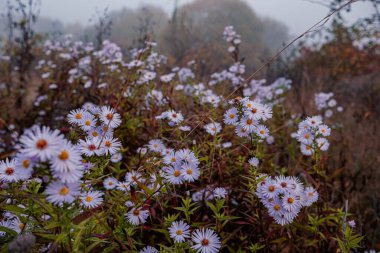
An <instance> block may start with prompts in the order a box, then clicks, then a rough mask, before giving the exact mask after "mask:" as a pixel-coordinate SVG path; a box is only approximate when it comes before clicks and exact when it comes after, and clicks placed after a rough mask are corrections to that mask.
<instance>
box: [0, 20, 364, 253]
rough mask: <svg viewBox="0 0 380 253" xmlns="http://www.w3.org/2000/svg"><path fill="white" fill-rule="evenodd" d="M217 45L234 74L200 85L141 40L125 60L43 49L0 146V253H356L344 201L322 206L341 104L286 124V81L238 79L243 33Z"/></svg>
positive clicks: (112, 54)
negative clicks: (31, 90)
mask: <svg viewBox="0 0 380 253" xmlns="http://www.w3.org/2000/svg"><path fill="white" fill-rule="evenodd" d="M222 32H223V31H221V34H222ZM223 36H224V39H225V40H226V50H228V52H229V53H230V55H231V66H230V67H229V68H227V69H224V70H223V69H221V70H220V72H217V73H214V74H212V75H211V76H209V77H208V76H207V77H204V76H198V74H197V73H198V71H199V68H198V62H197V61H196V60H193V61H190V62H189V63H188V64H187V66H171V65H170V64H169V63H168V62H167V58H166V57H165V56H163V55H160V54H159V53H157V52H156V51H155V46H156V44H155V43H154V42H150V41H147V42H146V44H145V47H144V48H140V49H133V50H131V51H129V52H128V53H125V51H123V50H122V49H121V48H119V47H118V46H117V45H116V44H114V43H112V42H110V41H104V42H103V45H102V48H100V49H99V50H97V49H95V48H94V46H93V45H92V44H91V43H84V42H81V41H73V40H72V38H71V37H70V36H67V37H65V40H64V41H61V42H59V41H46V42H45V44H44V46H43V49H42V52H43V54H42V56H41V58H40V59H39V62H38V64H37V65H36V67H35V68H36V71H37V72H38V73H39V75H40V76H41V80H42V83H43V84H42V86H41V88H40V90H39V91H38V94H39V95H38V97H37V98H36V99H35V101H34V107H33V108H32V109H30V113H29V117H28V120H29V121H30V122H28V123H26V125H25V128H24V129H22V130H21V129H17V128H14V129H13V128H12V127H10V126H8V128H7V130H6V132H5V133H6V134H7V136H8V138H7V139H6V141H4V142H3V144H2V145H3V147H2V148H3V150H4V151H5V152H4V153H5V155H4V159H3V160H2V161H1V162H0V181H1V191H0V196H1V202H0V207H1V210H2V213H1V215H2V219H1V222H0V231H1V232H0V240H1V245H2V247H1V250H2V251H3V252H7V251H10V252H26V251H33V252H37V251H39V252H95V251H101V252H202V253H213V252H258V251H260V252H261V251H262V252H280V251H282V252H296V251H298V252H314V251H318V252H335V251H338V250H339V251H340V252H350V250H352V249H355V248H358V247H360V245H361V240H362V239H363V237H362V236H361V235H360V233H359V232H360V231H358V230H357V229H356V228H355V222H354V220H352V219H353V218H352V217H350V216H352V215H351V214H350V213H349V207H348V205H346V206H344V205H340V206H337V205H335V206H333V205H330V202H329V200H330V198H331V195H330V191H331V187H332V185H331V177H330V175H329V174H328V173H327V172H328V171H327V166H326V164H327V161H328V159H329V150H330V149H331V148H332V147H333V146H334V142H332V143H331V144H330V135H332V136H333V135H334V132H335V131H336V130H338V129H337V128H339V126H337V125H335V124H333V125H331V126H329V125H327V124H325V122H326V119H327V118H330V117H331V115H332V113H333V111H334V113H341V112H342V110H343V108H340V107H339V108H338V102H337V101H336V100H334V99H332V96H333V95H331V94H328V93H319V94H316V96H315V102H316V104H315V106H316V108H317V109H318V110H321V111H323V113H321V115H320V116H319V115H298V114H296V113H295V112H293V111H292V108H291V107H290V106H289V104H288V103H286V99H287V95H288V93H289V91H290V90H291V89H292V81H291V80H289V79H286V78H284V77H278V78H277V79H276V80H274V81H273V82H271V83H267V82H266V80H254V79H253V80H248V79H247V77H246V76H245V74H246V73H245V66H244V63H243V61H242V60H240V59H241V56H240V55H239V45H240V43H241V40H242V39H244V36H240V35H239V34H238V33H237V32H236V31H235V30H234V28H233V27H232V26H228V27H226V29H225V30H224V33H223ZM321 92H324V91H321ZM335 108H337V109H335ZM327 110H330V111H331V113H330V112H327ZM331 120H332V119H331V118H330V122H331Z"/></svg>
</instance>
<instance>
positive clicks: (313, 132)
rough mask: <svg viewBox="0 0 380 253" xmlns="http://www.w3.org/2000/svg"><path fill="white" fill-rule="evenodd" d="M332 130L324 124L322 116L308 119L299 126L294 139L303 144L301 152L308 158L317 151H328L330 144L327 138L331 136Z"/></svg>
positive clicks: (293, 134)
mask: <svg viewBox="0 0 380 253" xmlns="http://www.w3.org/2000/svg"><path fill="white" fill-rule="evenodd" d="M330 133H331V129H330V128H329V127H328V126H327V125H325V124H323V122H322V118H321V117H320V116H313V117H308V118H306V119H305V120H303V121H301V122H300V123H299V124H298V130H297V132H296V133H292V137H294V138H297V140H298V141H299V142H300V144H301V152H302V154H304V155H306V156H311V155H313V154H314V153H315V152H316V151H319V150H320V151H327V150H328V149H329V146H330V143H329V141H328V140H327V139H326V137H328V136H330Z"/></svg>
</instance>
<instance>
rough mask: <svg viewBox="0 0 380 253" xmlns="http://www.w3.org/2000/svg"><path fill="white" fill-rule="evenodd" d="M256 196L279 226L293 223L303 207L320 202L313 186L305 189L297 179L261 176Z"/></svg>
mask: <svg viewBox="0 0 380 253" xmlns="http://www.w3.org/2000/svg"><path fill="white" fill-rule="evenodd" d="M258 181H259V183H258V184H257V190H256V194H257V196H258V197H259V199H260V201H261V203H262V204H263V205H264V206H265V207H266V208H267V209H268V214H269V215H270V216H271V217H272V218H273V219H274V220H275V222H276V223H277V224H280V225H282V226H283V225H286V224H290V223H292V222H293V220H294V219H295V218H296V217H297V215H298V213H299V212H300V210H301V208H302V207H305V206H311V205H312V204H313V203H314V202H316V201H317V200H318V192H317V191H316V190H315V189H314V188H313V187H311V186H307V187H304V186H303V184H302V183H301V182H300V181H299V179H298V178H297V177H285V176H276V177H274V178H272V177H270V176H268V175H265V174H263V175H260V176H259V178H258Z"/></svg>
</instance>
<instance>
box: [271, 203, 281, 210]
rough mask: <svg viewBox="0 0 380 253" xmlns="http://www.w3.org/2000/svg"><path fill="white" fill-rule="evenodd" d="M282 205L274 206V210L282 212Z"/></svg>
mask: <svg viewBox="0 0 380 253" xmlns="http://www.w3.org/2000/svg"><path fill="white" fill-rule="evenodd" d="M280 208H281V207H280V205H278V204H276V205H274V206H273V209H274V210H275V211H280Z"/></svg>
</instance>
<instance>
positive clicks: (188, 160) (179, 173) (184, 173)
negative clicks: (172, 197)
mask: <svg viewBox="0 0 380 253" xmlns="http://www.w3.org/2000/svg"><path fill="white" fill-rule="evenodd" d="M148 148H149V150H150V151H152V152H156V153H159V154H161V155H162V156H163V158H162V160H163V163H164V164H165V166H164V167H163V168H162V172H163V177H164V179H165V181H166V182H167V183H170V184H172V185H179V184H183V183H185V182H194V181H195V180H198V179H199V177H200V174H201V171H200V168H199V163H200V162H199V160H198V158H197V157H196V155H195V154H194V152H193V151H191V150H190V149H180V150H177V151H175V150H173V149H168V148H166V147H165V145H164V144H163V142H162V141H161V140H158V139H154V140H151V141H149V144H148Z"/></svg>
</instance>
